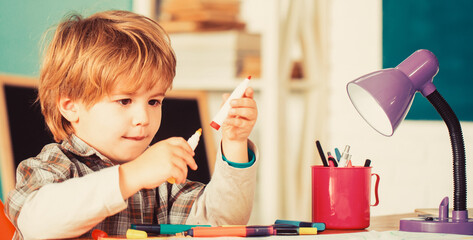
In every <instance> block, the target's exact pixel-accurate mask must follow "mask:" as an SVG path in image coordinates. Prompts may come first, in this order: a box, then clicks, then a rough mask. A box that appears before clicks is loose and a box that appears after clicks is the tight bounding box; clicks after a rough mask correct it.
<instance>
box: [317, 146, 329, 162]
mask: <svg viewBox="0 0 473 240" xmlns="http://www.w3.org/2000/svg"><path fill="white" fill-rule="evenodd" d="M315 145H316V146H317V150H318V151H319V155H320V159H321V160H322V164H323V165H324V167H328V166H329V165H328V162H327V159H326V158H325V154H324V150H323V149H322V145H321V144H320V141H319V140H317V141H315Z"/></svg>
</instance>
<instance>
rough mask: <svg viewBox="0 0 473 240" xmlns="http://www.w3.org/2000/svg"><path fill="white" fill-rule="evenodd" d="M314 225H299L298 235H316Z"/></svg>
mask: <svg viewBox="0 0 473 240" xmlns="http://www.w3.org/2000/svg"><path fill="white" fill-rule="evenodd" d="M316 234H317V228H316V227H299V235H316Z"/></svg>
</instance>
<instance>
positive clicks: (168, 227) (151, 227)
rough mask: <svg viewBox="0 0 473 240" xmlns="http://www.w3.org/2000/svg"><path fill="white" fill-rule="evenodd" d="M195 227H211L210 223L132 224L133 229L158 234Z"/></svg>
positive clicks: (179, 231) (178, 231)
mask: <svg viewBox="0 0 473 240" xmlns="http://www.w3.org/2000/svg"><path fill="white" fill-rule="evenodd" d="M193 227H211V226H210V225H185V224H131V229H135V230H141V231H145V232H147V233H156V234H176V233H181V232H185V231H188V230H190V229H191V228H193Z"/></svg>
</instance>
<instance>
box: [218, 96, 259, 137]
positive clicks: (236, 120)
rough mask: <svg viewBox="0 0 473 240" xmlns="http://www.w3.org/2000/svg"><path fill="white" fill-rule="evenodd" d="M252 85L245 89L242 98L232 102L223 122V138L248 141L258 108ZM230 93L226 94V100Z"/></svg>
mask: <svg viewBox="0 0 473 240" xmlns="http://www.w3.org/2000/svg"><path fill="white" fill-rule="evenodd" d="M253 94H254V91H253V89H252V88H251V87H249V88H247V89H246V90H245V93H244V94H243V97H242V98H238V99H233V100H232V101H231V102H230V106H231V109H230V111H229V112H228V116H227V118H226V119H225V121H224V122H223V124H222V134H223V138H225V139H226V140H230V141H246V140H247V139H248V137H249V136H250V133H251V130H253V126H254V125H255V123H256V118H257V116H258V110H257V108H256V102H255V100H254V99H253ZM226 98H228V95H226V96H225V100H226Z"/></svg>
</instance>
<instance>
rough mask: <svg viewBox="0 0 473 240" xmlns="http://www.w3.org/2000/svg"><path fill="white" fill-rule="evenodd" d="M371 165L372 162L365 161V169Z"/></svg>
mask: <svg viewBox="0 0 473 240" xmlns="http://www.w3.org/2000/svg"><path fill="white" fill-rule="evenodd" d="M370 164H371V160H369V159H366V161H365V167H369V166H370Z"/></svg>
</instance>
